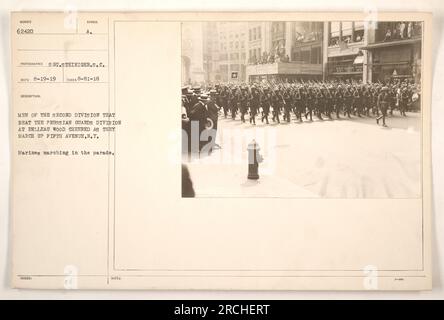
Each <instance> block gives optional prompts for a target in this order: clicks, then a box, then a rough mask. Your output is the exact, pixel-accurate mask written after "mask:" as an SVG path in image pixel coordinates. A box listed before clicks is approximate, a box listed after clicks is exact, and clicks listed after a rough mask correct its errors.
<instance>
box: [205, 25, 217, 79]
mask: <svg viewBox="0 0 444 320" xmlns="http://www.w3.org/2000/svg"><path fill="white" fill-rule="evenodd" d="M202 32H203V38H202V39H203V69H204V72H205V81H206V82H210V83H211V82H218V81H221V74H220V63H219V58H220V49H219V28H218V23H217V22H203V26H202Z"/></svg>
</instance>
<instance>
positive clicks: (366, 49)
mask: <svg viewBox="0 0 444 320" xmlns="http://www.w3.org/2000/svg"><path fill="white" fill-rule="evenodd" d="M421 36H422V24H421V22H413V21H411V22H409V21H397V22H385V21H384V22H365V21H353V22H352V21H331V22H325V25H324V47H326V48H327V50H326V51H325V55H324V61H325V65H324V78H327V79H354V80H362V81H363V82H378V81H381V82H387V81H390V80H393V79H400V80H404V79H408V80H412V81H415V82H419V80H420V77H421V42H422V41H421Z"/></svg>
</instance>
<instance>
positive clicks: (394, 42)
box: [360, 37, 421, 50]
mask: <svg viewBox="0 0 444 320" xmlns="http://www.w3.org/2000/svg"><path fill="white" fill-rule="evenodd" d="M420 41H421V38H420V37H418V38H414V39H406V40H392V41H386V42H378V43H372V44H369V45H367V46H365V47H361V48H360V49H361V50H372V49H377V48H384V47H393V46H400V45H407V44H412V43H416V42H420Z"/></svg>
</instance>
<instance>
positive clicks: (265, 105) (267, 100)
mask: <svg viewBox="0 0 444 320" xmlns="http://www.w3.org/2000/svg"><path fill="white" fill-rule="evenodd" d="M271 103H272V102H271V93H270V92H269V91H268V89H264V96H263V98H262V101H261V106H262V122H264V120H265V121H266V123H267V124H268V123H269V122H268V115H269V114H270V106H271Z"/></svg>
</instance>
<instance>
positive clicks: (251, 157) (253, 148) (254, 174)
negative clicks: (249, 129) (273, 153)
mask: <svg viewBox="0 0 444 320" xmlns="http://www.w3.org/2000/svg"><path fill="white" fill-rule="evenodd" d="M260 149H261V148H260V147H259V145H258V144H257V142H256V141H255V140H253V141H251V142H250V144H249V145H248V147H247V150H248V179H252V180H257V179H259V163H261V162H262V161H263V160H264V158H263V157H262V155H261V154H260V153H259V150H260Z"/></svg>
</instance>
